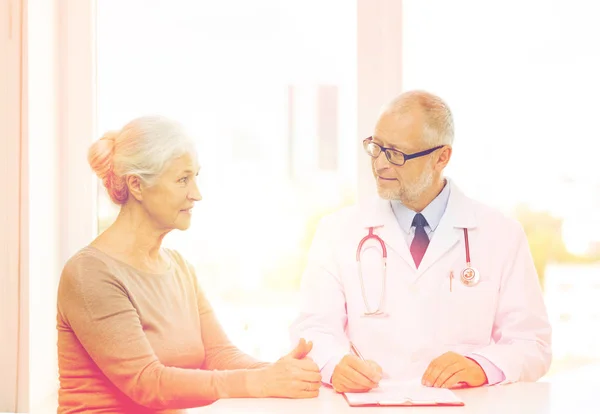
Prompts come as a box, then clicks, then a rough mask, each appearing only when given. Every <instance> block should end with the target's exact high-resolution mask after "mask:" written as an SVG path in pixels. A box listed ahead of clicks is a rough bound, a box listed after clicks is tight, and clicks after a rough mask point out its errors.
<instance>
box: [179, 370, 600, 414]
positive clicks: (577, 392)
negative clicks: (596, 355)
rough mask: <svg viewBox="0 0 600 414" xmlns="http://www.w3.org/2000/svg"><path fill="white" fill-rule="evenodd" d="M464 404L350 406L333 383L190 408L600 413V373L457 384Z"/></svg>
mask: <svg viewBox="0 0 600 414" xmlns="http://www.w3.org/2000/svg"><path fill="white" fill-rule="evenodd" d="M454 392H455V393H456V395H458V396H459V397H460V398H461V399H462V400H463V401H464V403H465V405H464V406H462V407H350V406H349V405H348V403H347V402H346V400H345V399H344V397H343V396H342V395H340V394H337V393H335V392H334V391H333V390H331V389H330V388H325V387H323V388H321V392H320V394H319V397H317V398H312V399H305V400H291V399H278V398H269V399H223V400H219V401H217V402H215V403H214V404H212V405H210V406H207V407H203V408H197V409H194V410H190V414H192V413H193V414H221V413H231V414H234V413H261V414H275V413H286V414H296V413H297V414H300V413H310V414H321V413H323V414H324V413H336V414H337V413H340V414H343V413H354V414H356V413H360V414H371V413H382V412H385V413H392V412H398V413H403V414H412V413H418V414H431V413H436V414H443V413H485V414H487V413H490V414H495V413H510V414H515V413H523V414H525V413H527V414H547V413H553V414H554V413H568V414H570V413H596V414H597V413H600V404H599V403H598V400H597V397H600V379H598V381H597V382H595V381H593V382H586V383H584V384H582V383H581V382H579V381H578V382H571V381H564V382H559V383H548V382H537V383H515V384H507V385H498V386H493V387H481V388H472V389H462V390H455V391H454Z"/></svg>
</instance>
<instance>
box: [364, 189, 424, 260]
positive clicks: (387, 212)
mask: <svg viewBox="0 0 600 414" xmlns="http://www.w3.org/2000/svg"><path fill="white" fill-rule="evenodd" d="M363 217H364V219H363V227H364V228H365V235H366V234H367V233H368V229H369V227H373V228H374V233H375V234H377V235H378V236H379V237H381V239H382V240H383V242H384V243H385V245H386V247H387V249H388V250H393V251H394V252H395V253H396V254H398V255H399V256H400V257H401V258H402V260H404V261H405V262H406V263H407V264H408V265H409V266H410V267H411V268H412V269H413V270H416V268H415V262H414V260H413V258H412V255H411V254H410V250H409V248H408V244H407V243H406V238H405V235H404V233H403V230H402V229H401V228H400V225H399V224H398V221H397V220H396V216H395V215H394V211H393V210H392V206H391V204H390V202H389V200H384V199H381V198H377V199H373V200H370V201H369V203H368V204H367V205H366V206H365V208H364V209H363ZM389 255H390V252H388V257H389Z"/></svg>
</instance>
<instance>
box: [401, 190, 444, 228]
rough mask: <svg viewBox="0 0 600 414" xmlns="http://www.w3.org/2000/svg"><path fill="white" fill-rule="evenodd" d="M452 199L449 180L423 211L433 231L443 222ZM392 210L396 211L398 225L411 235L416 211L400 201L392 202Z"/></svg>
mask: <svg viewBox="0 0 600 414" xmlns="http://www.w3.org/2000/svg"><path fill="white" fill-rule="evenodd" d="M449 198H450V185H449V184H448V180H446V183H445V184H444V188H443V189H442V191H441V192H440V193H439V194H438V195H437V197H436V198H434V199H433V200H432V201H431V203H429V204H428V205H427V207H425V208H424V209H423V211H421V214H423V216H424V217H425V220H427V224H428V226H429V228H430V229H431V230H432V231H435V229H436V228H437V226H438V224H440V221H441V220H442V216H443V215H444V212H445V211H446V206H447V205H448V199H449ZM391 205H392V210H393V211H394V215H395V216H396V220H398V224H399V225H400V228H401V229H402V230H403V231H404V232H405V233H407V234H408V233H410V228H411V227H412V222H413V219H414V217H415V215H416V214H417V213H416V212H415V211H412V210H411V209H409V208H408V207H406V206H405V205H404V204H402V203H401V202H400V201H399V200H392V201H391Z"/></svg>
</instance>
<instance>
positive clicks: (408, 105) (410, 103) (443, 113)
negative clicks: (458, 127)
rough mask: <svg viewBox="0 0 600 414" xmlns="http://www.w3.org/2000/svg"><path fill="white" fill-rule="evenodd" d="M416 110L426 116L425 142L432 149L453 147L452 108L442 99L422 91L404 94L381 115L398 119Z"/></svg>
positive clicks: (382, 111) (386, 106) (395, 99)
mask: <svg viewBox="0 0 600 414" xmlns="http://www.w3.org/2000/svg"><path fill="white" fill-rule="evenodd" d="M415 108H418V109H420V110H421V111H422V112H423V114H424V115H425V125H424V127H423V140H424V141H425V142H426V143H427V144H428V145H429V146H431V147H434V146H437V145H452V143H453V142H454V119H453V117H452V112H451V111H450V107H448V105H447V104H446V102H444V101H443V100H442V99H441V98H440V97H438V96H436V95H433V94H431V93H429V92H426V91H422V90H415V91H409V92H404V93H402V94H401V95H399V96H397V97H396V98H394V99H393V100H392V101H391V102H389V103H388V104H387V105H385V106H384V107H383V108H382V110H381V115H383V114H392V115H396V116H398V117H400V116H402V115H404V114H406V113H407V112H409V111H410V110H413V109H415Z"/></svg>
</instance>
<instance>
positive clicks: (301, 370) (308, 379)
mask: <svg viewBox="0 0 600 414" xmlns="http://www.w3.org/2000/svg"><path fill="white" fill-rule="evenodd" d="M311 349H312V343H311V342H308V343H306V341H305V340H304V339H300V341H299V342H298V345H297V346H296V348H294V349H293V350H292V351H291V352H290V353H289V354H287V355H286V356H284V357H282V358H280V359H279V360H278V361H277V362H275V363H274V364H271V365H269V366H268V367H265V368H261V369H257V370H252V371H250V372H249V378H248V388H249V391H250V394H251V395H252V396H254V397H283V398H313V397H316V396H318V395H319V388H320V387H321V373H320V372H319V367H318V366H317V364H315V363H314V361H313V360H312V359H310V358H308V357H307V356H306V355H308V353H309V352H310V351H311Z"/></svg>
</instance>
